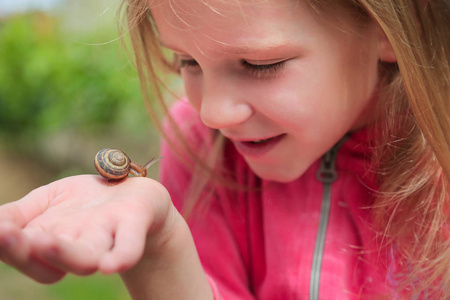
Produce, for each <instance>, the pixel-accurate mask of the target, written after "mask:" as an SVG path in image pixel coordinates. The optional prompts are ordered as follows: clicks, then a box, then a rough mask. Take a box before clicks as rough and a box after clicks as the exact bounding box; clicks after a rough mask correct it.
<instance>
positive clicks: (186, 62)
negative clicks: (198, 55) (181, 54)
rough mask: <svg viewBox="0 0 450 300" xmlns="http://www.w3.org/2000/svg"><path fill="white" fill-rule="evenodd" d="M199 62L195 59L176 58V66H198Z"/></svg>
mask: <svg viewBox="0 0 450 300" xmlns="http://www.w3.org/2000/svg"><path fill="white" fill-rule="evenodd" d="M198 66H199V64H198V62H197V61H196V60H195V59H181V58H180V59H178V67H179V68H180V69H181V68H194V67H198Z"/></svg>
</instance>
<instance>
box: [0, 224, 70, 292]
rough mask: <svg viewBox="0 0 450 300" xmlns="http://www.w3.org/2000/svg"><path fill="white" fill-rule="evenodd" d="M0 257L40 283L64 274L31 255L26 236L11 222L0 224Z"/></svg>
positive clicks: (53, 280) (58, 278)
mask: <svg viewBox="0 0 450 300" xmlns="http://www.w3.org/2000/svg"><path fill="white" fill-rule="evenodd" d="M0 259H1V260H2V261H3V262H5V263H7V264H8V265H11V266H12V267H15V268H16V269H17V270H19V271H20V272H22V273H24V274H25V275H27V276H29V277H31V278H32V279H34V280H36V281H38V282H40V283H47V284H48V283H54V282H57V281H59V280H60V279H62V278H63V277H64V275H65V273H64V272H61V271H60V270H57V269H55V268H54V267H52V266H49V265H47V264H45V263H43V262H42V261H40V260H39V259H38V258H37V257H35V256H33V255H32V251H31V248H30V242H29V240H28V239H27V237H26V236H25V235H24V234H23V233H22V232H21V231H20V229H19V228H17V227H16V226H13V225H11V224H2V225H0Z"/></svg>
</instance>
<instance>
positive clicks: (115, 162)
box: [94, 148, 131, 180]
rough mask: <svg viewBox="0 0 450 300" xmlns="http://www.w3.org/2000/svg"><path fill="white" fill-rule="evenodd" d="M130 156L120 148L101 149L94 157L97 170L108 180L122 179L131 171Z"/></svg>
mask: <svg viewBox="0 0 450 300" xmlns="http://www.w3.org/2000/svg"><path fill="white" fill-rule="evenodd" d="M130 165H131V160H130V158H129V157H128V156H127V155H126V154H125V153H123V152H122V151H120V150H118V149H113V148H105V149H102V150H100V151H99V152H98V153H97V155H96V156H95V159H94V166H95V168H96V169H97V172H98V173H99V174H100V175H101V176H102V177H104V178H106V179H107V180H120V179H122V178H124V177H127V176H128V173H130V168H131V167H130Z"/></svg>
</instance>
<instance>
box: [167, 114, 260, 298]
mask: <svg viewBox="0 0 450 300" xmlns="http://www.w3.org/2000/svg"><path fill="white" fill-rule="evenodd" d="M176 109H177V108H175V112H173V111H174V109H172V113H175V115H174V118H175V120H176V121H177V122H180V121H183V120H177V114H176V113H177V111H176ZM178 109H180V108H179V107H178ZM178 113H179V112H178ZM178 116H179V114H178ZM190 120H192V118H190ZM191 129H192V128H191ZM167 130H168V129H167ZM182 130H183V128H182ZM183 131H184V130H183ZM197 134H198V133H197ZM188 139H189V137H188ZM190 142H192V141H190ZM161 150H162V155H163V156H164V159H163V160H162V161H161V165H160V167H161V169H160V181H161V183H162V184H163V185H164V186H165V187H166V188H167V190H168V191H169V193H170V195H171V198H172V201H173V203H174V205H175V206H176V207H177V209H178V210H179V211H182V210H183V205H184V204H185V200H186V196H187V190H188V188H189V184H190V182H191V178H192V172H191V170H190V169H189V168H188V167H187V166H186V165H185V164H184V163H183V162H182V161H181V159H180V158H179V157H178V156H176V155H175V153H174V152H173V151H172V149H171V148H170V147H169V146H168V144H167V143H166V142H164V141H163V143H162V148H161ZM201 200H202V199H200V200H199V201H201ZM220 200H221V199H219V196H217V195H215V196H213V199H208V201H211V203H210V205H208V207H207V209H206V210H202V211H194V212H193V213H192V214H191V215H190V217H189V222H188V224H189V227H190V229H191V233H192V235H193V238H194V241H195V244H196V247H197V251H198V254H199V256H200V260H201V262H202V265H203V268H204V270H205V272H206V275H207V277H208V280H209V282H210V285H211V288H212V290H213V292H214V296H215V299H216V300H220V299H223V300H250V299H255V297H254V296H253V293H252V291H251V288H250V286H251V284H250V279H249V276H248V271H247V267H246V263H245V259H244V258H243V254H242V253H241V249H242V239H243V237H242V236H238V237H236V234H235V233H236V231H235V230H233V229H232V228H233V224H232V221H230V219H229V218H227V216H226V215H225V213H224V208H223V205H222V204H221V201H220ZM238 240H239V241H238Z"/></svg>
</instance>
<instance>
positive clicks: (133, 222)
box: [99, 218, 148, 274]
mask: <svg viewBox="0 0 450 300" xmlns="http://www.w3.org/2000/svg"><path fill="white" fill-rule="evenodd" d="M147 229H148V226H146V224H145V221H143V220H142V221H141V220H140V219H138V218H135V219H129V220H127V221H124V222H122V223H121V224H120V225H119V226H118V228H117V230H116V234H115V240H114V247H113V248H112V249H111V251H110V252H109V253H108V254H106V255H105V256H104V257H103V259H102V260H101V261H100V264H99V270H100V272H102V273H104V274H112V273H117V272H123V271H126V270H128V269H130V268H131V267H133V266H134V265H136V264H137V262H138V261H139V260H140V259H141V258H142V255H143V253H144V247H145V243H146V236H147Z"/></svg>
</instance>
